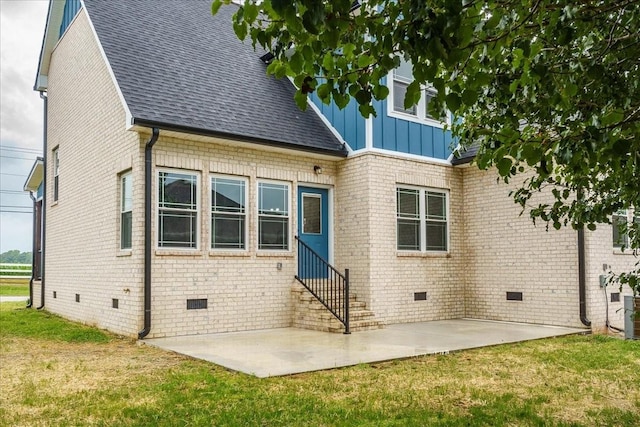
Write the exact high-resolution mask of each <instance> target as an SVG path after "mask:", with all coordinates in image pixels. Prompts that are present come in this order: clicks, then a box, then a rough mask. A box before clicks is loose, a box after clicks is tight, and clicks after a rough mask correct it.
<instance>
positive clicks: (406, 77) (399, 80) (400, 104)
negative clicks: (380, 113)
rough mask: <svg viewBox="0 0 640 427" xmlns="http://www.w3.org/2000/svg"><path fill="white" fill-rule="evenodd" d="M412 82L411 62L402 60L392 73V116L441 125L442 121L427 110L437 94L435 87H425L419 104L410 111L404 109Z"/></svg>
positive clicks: (409, 109)
mask: <svg viewBox="0 0 640 427" xmlns="http://www.w3.org/2000/svg"><path fill="white" fill-rule="evenodd" d="M411 82H413V71H412V65H411V62H408V61H405V60H401V62H400V66H399V67H398V68H396V69H395V70H393V73H392V84H391V91H392V94H393V96H392V99H393V104H392V105H393V107H392V108H390V111H389V112H390V115H391V116H393V115H394V114H393V113H400V114H401V117H402V118H406V115H410V116H414V117H415V119H416V120H420V121H425V122H428V123H429V124H436V125H441V124H442V123H441V121H440V120H439V119H437V118H435V117H433V116H432V115H430V114H429V112H428V109H427V106H428V105H429V102H431V99H432V98H433V97H435V95H436V93H437V92H436V90H435V89H434V88H433V87H425V88H423V89H422V96H421V97H420V101H419V102H418V104H416V105H414V106H412V107H410V108H408V109H407V108H405V107H404V97H405V95H406V93H407V87H408V86H409V84H411ZM390 105H391V102H390ZM396 117H398V115H396Z"/></svg>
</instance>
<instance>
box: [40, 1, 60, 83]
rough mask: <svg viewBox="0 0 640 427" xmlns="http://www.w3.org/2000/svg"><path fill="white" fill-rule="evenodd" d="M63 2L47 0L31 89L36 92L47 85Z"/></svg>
mask: <svg viewBox="0 0 640 427" xmlns="http://www.w3.org/2000/svg"><path fill="white" fill-rule="evenodd" d="M64 3H65V2H64V0H50V2H49V11H48V12H47V21H46V24H45V29H44V36H43V38H42V47H41V48H40V57H39V60H38V72H37V74H36V81H35V84H34V86H33V90H35V91H38V92H44V91H46V90H47V87H48V82H47V76H48V75H49V61H50V59H51V52H53V48H54V47H55V46H56V43H57V42H58V32H59V31H60V24H61V23H62V18H63V15H64Z"/></svg>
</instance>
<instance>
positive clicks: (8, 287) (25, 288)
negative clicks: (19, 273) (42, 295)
mask: <svg viewBox="0 0 640 427" xmlns="http://www.w3.org/2000/svg"><path fill="white" fill-rule="evenodd" d="M0 295H7V296H25V297H28V296H29V281H28V280H27V284H26V285H25V284H23V283H17V284H15V283H0Z"/></svg>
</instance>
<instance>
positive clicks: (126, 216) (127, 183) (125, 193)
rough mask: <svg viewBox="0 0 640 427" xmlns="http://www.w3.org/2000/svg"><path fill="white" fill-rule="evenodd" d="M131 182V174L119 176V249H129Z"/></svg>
mask: <svg viewBox="0 0 640 427" xmlns="http://www.w3.org/2000/svg"><path fill="white" fill-rule="evenodd" d="M132 211H133V182H132V178H131V172H127V173H124V174H122V175H121V176H120V249H131V235H132V231H133V228H132V225H133V222H132V220H133V218H132Z"/></svg>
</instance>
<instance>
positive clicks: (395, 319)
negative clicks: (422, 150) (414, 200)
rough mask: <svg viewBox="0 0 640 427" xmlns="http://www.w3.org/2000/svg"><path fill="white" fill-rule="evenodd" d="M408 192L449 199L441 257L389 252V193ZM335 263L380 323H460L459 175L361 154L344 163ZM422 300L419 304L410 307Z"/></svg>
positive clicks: (392, 226)
mask: <svg viewBox="0 0 640 427" xmlns="http://www.w3.org/2000/svg"><path fill="white" fill-rule="evenodd" d="M398 185H410V186H417V187H421V188H431V189H438V190H447V191H449V196H450V198H449V230H450V236H449V251H448V253H415V252H404V251H398V250H397V240H396V239H397V237H396V229H397V226H396V189H397V187H398ZM336 193H337V194H339V195H338V196H337V199H338V203H337V205H338V215H339V217H338V219H337V222H338V223H339V224H340V225H339V226H338V233H337V234H338V235H339V236H340V237H339V238H338V239H339V240H337V241H339V242H340V244H339V245H338V248H337V251H338V252H339V253H340V256H339V257H338V259H339V262H340V263H341V264H343V266H345V267H349V268H350V269H351V270H350V271H351V277H352V282H353V288H354V289H355V291H356V292H357V293H358V299H360V300H362V301H365V302H366V303H367V307H369V308H370V309H371V310H372V311H373V312H374V314H375V316H376V319H378V320H380V321H382V322H384V323H403V322H416V321H426V320H434V319H451V318H456V317H462V316H463V315H464V283H463V281H462V280H460V278H459V271H460V269H461V268H462V266H463V265H464V262H465V261H464V253H463V236H462V232H463V228H462V227H463V224H462V210H463V209H462V197H461V195H462V173H461V171H460V170H458V169H453V168H451V167H449V166H444V165H441V164H438V163H434V162H428V161H422V160H412V159H402V158H397V157H393V156H388V155H384V154H378V153H364V154H360V155H356V156H354V157H352V158H349V159H348V160H346V161H344V162H343V164H342V165H341V167H340V169H339V178H338V188H337V190H336ZM416 292H426V293H427V299H426V300H425V301H415V300H414V294H415V293H416Z"/></svg>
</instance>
